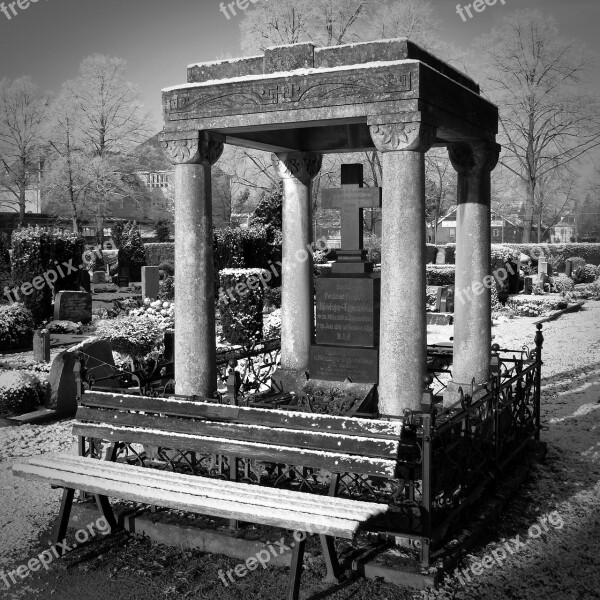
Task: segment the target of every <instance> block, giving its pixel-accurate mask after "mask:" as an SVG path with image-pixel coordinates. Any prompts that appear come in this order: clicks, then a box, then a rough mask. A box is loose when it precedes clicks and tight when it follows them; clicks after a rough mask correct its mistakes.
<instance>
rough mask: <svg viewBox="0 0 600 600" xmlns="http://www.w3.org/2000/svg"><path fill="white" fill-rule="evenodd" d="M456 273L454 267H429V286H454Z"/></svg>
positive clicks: (427, 270) (427, 277) (427, 271)
mask: <svg viewBox="0 0 600 600" xmlns="http://www.w3.org/2000/svg"><path fill="white" fill-rule="evenodd" d="M455 273H456V269H455V267H454V265H427V266H426V273H425V276H426V280H427V285H429V286H431V285H454V277H455Z"/></svg>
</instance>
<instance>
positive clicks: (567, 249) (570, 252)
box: [505, 243, 600, 271]
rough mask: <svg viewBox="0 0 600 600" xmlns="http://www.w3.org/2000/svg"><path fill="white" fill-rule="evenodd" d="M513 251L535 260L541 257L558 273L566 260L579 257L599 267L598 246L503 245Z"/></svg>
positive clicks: (586, 244)
mask: <svg viewBox="0 0 600 600" xmlns="http://www.w3.org/2000/svg"><path fill="white" fill-rule="evenodd" d="M505 246H510V247H511V248H514V249H515V250H519V251H520V252H523V254H527V255H528V256H531V257H532V258H534V260H537V259H538V257H539V256H540V255H541V253H543V255H544V256H545V257H546V258H547V259H548V264H550V266H551V267H552V268H553V269H554V270H556V271H558V270H561V269H562V270H564V266H565V261H566V260H567V258H573V257H581V258H583V259H585V261H586V263H588V264H592V265H600V244H589V243H580V244H505Z"/></svg>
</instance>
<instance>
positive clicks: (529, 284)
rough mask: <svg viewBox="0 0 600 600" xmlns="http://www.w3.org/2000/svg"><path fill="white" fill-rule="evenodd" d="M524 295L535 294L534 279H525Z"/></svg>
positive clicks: (528, 277)
mask: <svg viewBox="0 0 600 600" xmlns="http://www.w3.org/2000/svg"><path fill="white" fill-rule="evenodd" d="M523 293H524V294H525V295H527V296H530V295H531V294H532V293H533V277H530V276H527V277H525V286H524V287H523Z"/></svg>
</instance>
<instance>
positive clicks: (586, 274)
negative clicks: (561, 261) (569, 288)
mask: <svg viewBox="0 0 600 600" xmlns="http://www.w3.org/2000/svg"><path fill="white" fill-rule="evenodd" d="M597 276H598V272H597V269H596V267H595V265H583V266H582V267H577V269H576V270H575V273H574V274H573V281H574V282H575V283H594V281H596V277H597Z"/></svg>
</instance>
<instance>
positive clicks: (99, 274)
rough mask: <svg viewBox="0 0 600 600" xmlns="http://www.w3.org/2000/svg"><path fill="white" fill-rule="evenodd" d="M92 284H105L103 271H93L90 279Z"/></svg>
mask: <svg viewBox="0 0 600 600" xmlns="http://www.w3.org/2000/svg"><path fill="white" fill-rule="evenodd" d="M92 283H93V284H94V285H95V284H97V283H106V272H105V271H94V275H93V277H92Z"/></svg>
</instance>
